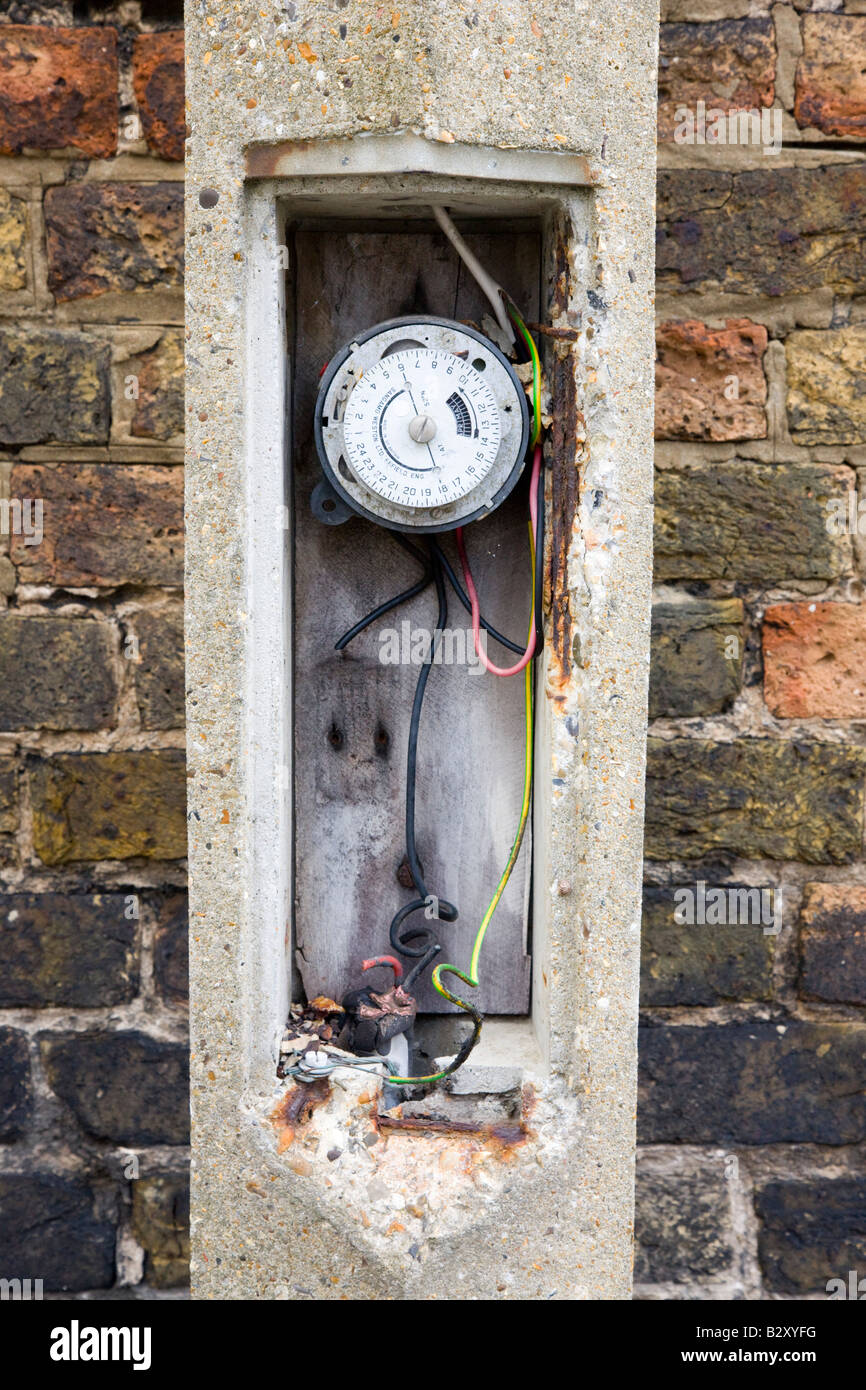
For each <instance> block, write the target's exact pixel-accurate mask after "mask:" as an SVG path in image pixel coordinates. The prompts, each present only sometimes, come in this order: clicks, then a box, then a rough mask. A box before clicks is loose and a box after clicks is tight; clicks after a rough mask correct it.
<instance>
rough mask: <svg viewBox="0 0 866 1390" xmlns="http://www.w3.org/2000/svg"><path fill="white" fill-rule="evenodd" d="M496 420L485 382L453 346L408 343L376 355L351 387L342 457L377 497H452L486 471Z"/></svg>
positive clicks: (409, 501) (436, 502) (423, 502)
mask: <svg viewBox="0 0 866 1390" xmlns="http://www.w3.org/2000/svg"><path fill="white" fill-rule="evenodd" d="M501 436H502V427H501V423H500V419H499V407H498V406H497V404H496V398H495V396H494V394H493V392H492V391H491V389H490V387H489V386H488V385H487V384H486V382H485V380H484V378H483V376H482V375H481V373H480V372H478V371H476V370H475V368H474V367H472V366H470V365H469V363H467V362H464V361H463V360H462V358H460V357H457V356H455V354H454V353H453V352H446V351H444V350H441V349H435V348H434V349H430V348H422V347H417V348H409V349H404V350H403V351H402V352H395V353H392V354H390V355H389V356H387V357H383V358H381V360H380V361H379V362H377V363H376V365H375V366H374V367H371V368H370V370H369V371H366V372H365V373H364V375H363V376H362V377H361V380H360V381H359V382H358V384H357V386H356V387H355V388H354V390H353V391H352V394H351V396H350V398H349V402H348V405H347V406H346V413H345V416H344V418H343V438H344V442H345V449H346V457H347V459H348V462H349V464H350V465H351V467H352V468H353V469H354V470H355V472H356V473H357V475H358V477H359V478H361V479H362V481H363V482H365V483H366V484H367V486H368V487H369V488H371V489H372V490H373V492H375V493H376V494H377V495H378V496H379V497H384V498H387V499H388V501H390V502H394V503H396V504H397V505H398V506H403V507H438V506H441V505H442V504H443V503H447V502H457V501H459V499H460V498H461V497H465V496H466V495H467V493H470V492H472V490H473V489H474V488H476V487H477V486H478V484H479V483H480V482H482V481H483V479H484V478H486V477H487V475H488V473H489V472H490V470H491V468H492V467H493V464H494V463H495V462H496V455H497V454H498V452H499V441H500V439H501Z"/></svg>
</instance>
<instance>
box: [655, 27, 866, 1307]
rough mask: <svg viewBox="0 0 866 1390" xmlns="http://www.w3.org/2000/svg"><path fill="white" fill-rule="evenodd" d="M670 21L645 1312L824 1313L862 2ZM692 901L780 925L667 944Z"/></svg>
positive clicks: (843, 834)
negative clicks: (695, 1301)
mask: <svg viewBox="0 0 866 1390" xmlns="http://www.w3.org/2000/svg"><path fill="white" fill-rule="evenodd" d="M663 8H664V9H665V10H666V13H665V14H664V15H663V20H664V23H663V26H662V35H661V70H660V78H659V138H660V142H661V143H660V149H659V180H658V265H657V289H658V298H657V309H658V368H657V389H658V395H657V415H656V434H657V440H658V443H657V460H656V461H657V483H656V583H657V588H656V597H655V605H654V613H653V630H654V641H653V664H652V675H651V693H650V706H651V708H650V714H651V719H652V722H651V726H650V743H649V768H648V782H647V793H648V806H647V842H646V853H647V857H648V862H647V886H646V890H645V911H644V933H643V935H644V943H643V944H644V954H643V985H642V1004H643V1006H644V1007H643V1020H644V1026H643V1030H642V1041H641V1100H640V1109H639V1115H638V1128H639V1135H640V1140H641V1145H642V1147H641V1152H640V1163H639V1180H638V1235H639V1249H638V1255H637V1263H636V1279H637V1284H638V1296H643V1297H650V1298H670V1297H680V1298H682V1297H689V1298H693V1297H697V1298H714V1297H722V1298H724V1297H732V1296H733V1297H737V1296H744V1297H746V1298H750V1299H754V1298H767V1297H803V1296H808V1295H815V1296H819V1297H824V1296H826V1283H827V1281H828V1280H829V1279H831V1278H834V1277H842V1278H847V1274H848V1271H849V1270H852V1269H857V1268H858V1264H859V1267H860V1272H861V1274H862V1273H866V1216H864V1212H866V1179H864V1177H863V1169H862V1146H863V1141H864V1139H866V1098H864V1086H863V1077H864V1074H866V1073H864V1063H866V1027H864V1022H866V1016H864V1006H866V864H864V858H863V794H864V778H866V746H864V725H863V723H862V720H863V718H864V714H866V605H864V591H863V573H864V570H863V565H864V550H863V541H862V540H861V538H860V536H859V535H858V534H857V525H856V501H855V502H854V507H855V510H854V512H853V513H852V514H853V515H854V517H855V525H854V527H853V528H852V527H851V526H849V525H848V524H847V518H848V516H849V506H850V505H851V499H852V498H856V495H857V493H858V491H860V490H862V487H863V482H864V480H863V478H862V476H861V475H862V472H863V469H864V466H866V388H864V381H866V376H864V370H866V312H864V304H866V298H864V294H866V247H864V227H866V149H864V148H863V143H862V142H863V140H864V138H866V87H864V79H863V75H862V74H863V69H864V67H866V7H864V5H863V4H862V3H861V0H854V3H845V4H843V3H841V0H837V3H835V4H833V6H832V9H833V12H832V13H831V12H829V10H830V8H831V7H830V6H828V5H827V4H825V3H824V0H821V3H820V5H816V6H815V7H814V8H815V11H816V12H814V13H812V12H809V11H810V7H809V5H808V3H801V0H796V5H795V6H792V5H789V4H777V5H773V6H767V5H765V4H764V3H762V2H761V0H757V3H752V4H748V5H747V4H745V3H740V0H667V3H666V5H663ZM858 10H859V11H860V13H859V14H858V13H857V11H858ZM698 102H703V103H704V110H705V117H706V118H709V117H710V112H718V111H727V110H728V109H729V108H731V107H740V108H754V109H755V111H756V113H758V123H760V113H761V112H763V113H764V122H765V125H764V128H765V130H766V131H767V133H768V134H769V135H772V133H773V131H774V129H775V130H776V131H778V133H779V134H780V135H781V138H782V142H783V147H782V149H781V150H780V151H779V152H778V153H776V154H764V153H763V152H762V149H761V148H760V146H756V145H754V144H727V143H726V144H724V145H722V144H721V143H718V142H717V143H716V144H714V145H711V144H706V143H705V144H699V143H697V142H696V141H695V142H694V143H690V142H689V140H688V139H686V138H684V137H686V136H688V134H689V130H690V127H689V120H688V118H687V116H686V114H685V113H684V112H683V110H682V108H687V109H688V110H689V111H691V113H692V115H693V118H694V122H693V127H692V129H693V131H694V133H695V135H697V133H698V129H699V125H698V119H697V118H698V113H699V108H698ZM712 119H716V118H712ZM776 121H778V125H777V126H775V127H774V125H773V122H776ZM729 126H730V123H729V122H728V121H727V120H726V121H725V133H726V134H727V131H728V129H729ZM713 129H714V130H715V131H716V132H719V131H721V129H722V126H721V123H720V122H718V121H716V124H715V126H714V127H713ZM678 131H679V139H678V138H677V133H678ZM837 517H838V518H841V520H840V521H839V524H836V521H837ZM828 522H829V525H828ZM863 532H864V535H866V508H864V522H863ZM699 882H703V883H704V884H706V889H705V890H704V893H705V894H706V893H708V892H709V891H710V890H711V889H713V888H724V889H726V890H727V889H728V888H729V887H730V886H732V885H734V886H740V887H741V888H746V887H749V886H751V887H753V888H754V887H759V888H764V889H766V890H767V892H768V894H769V893H771V892H772V893H779V892H780V893H781V912H780V920H781V930H780V931H779V932H778V934H774V925H775V923H774V921H773V916H774V913H775V908H776V905H777V903H778V899H771V898H770V897H769V896H768V898H767V899H766V900H765V901H766V903H767V905H768V906H769V905H770V904H771V903H772V907H773V916H771V914H770V913H768V914H767V921H768V925H769V926H770V930H769V931H767V932H765V931H764V928H763V925H762V924H760V923H759V924H757V925H755V924H750V923H749V921H748V920H746V921H745V923H744V922H743V921H742V920H741V919H742V917H743V916H748V914H747V913H744V912H743V911H742V909H741V910H740V911H739V913H738V912H737V910H736V909H733V910H732V909H731V907H730V906H729V904H730V902H731V899H730V896H729V895H728V894H727V892H726V894H725V901H726V908H725V918H726V921H725V924H716V925H713V924H712V921H713V916H714V915H715V914H714V913H711V912H705V914H704V915H705V916H706V918H707V923H705V924H703V925H701V924H700V923H699V922H697V921H696V922H695V924H694V925H688V924H687V923H684V924H683V925H678V923H677V921H676V919H675V917H674V912H675V910H676V909H677V908H678V907H680V906H681V905H682V904H684V903H685V902H686V901H691V902H694V903H695V904H696V903H697V898H698V893H699V891H700V890H699V889H698V888H697V885H698V883H699ZM682 889H690V890H691V895H692V896H691V897H690V898H688V899H686V898H684V897H683V896H682V895H681V896H679V897H677V896H676V895H677V893H678V891H679V890H682ZM753 901H754V902H755V904H757V899H753ZM683 915H685V914H683ZM738 918H739V919H740V920H737V919H738ZM732 919H733V920H732Z"/></svg>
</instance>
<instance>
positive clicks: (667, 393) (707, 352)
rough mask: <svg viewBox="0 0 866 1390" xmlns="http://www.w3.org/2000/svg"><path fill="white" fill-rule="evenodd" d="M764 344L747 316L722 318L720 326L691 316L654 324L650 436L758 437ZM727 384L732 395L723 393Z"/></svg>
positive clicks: (762, 332) (762, 422)
mask: <svg viewBox="0 0 866 1390" xmlns="http://www.w3.org/2000/svg"><path fill="white" fill-rule="evenodd" d="M766 347H767V330H766V328H762V327H761V326H760V324H757V323H752V322H751V320H749V319H728V320H727V321H726V324H725V327H724V328H708V327H707V325H706V324H705V323H700V322H699V321H698V320H697V319H682V320H677V319H673V320H671V321H670V322H668V323H663V324H660V325H659V327H658V329H657V330H656V354H657V356H656V424H655V433H656V438H657V439H705V440H722V439H763V438H764V437H765V436H766V433H767V420H766V416H765V414H764V406H765V404H766V400H767V382H766V379H765V377H764V369H763V366H762V359H763V355H764V352H765V350H766ZM732 377H733V378H735V381H733V382H732V381H731V378H732ZM731 390H736V393H737V398H736V399H735V400H729V399H728V398H727V396H726V395H725V392H726V391H729V392H730V391H731Z"/></svg>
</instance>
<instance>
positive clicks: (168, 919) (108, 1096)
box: [0, 0, 189, 1298]
mask: <svg viewBox="0 0 866 1390" xmlns="http://www.w3.org/2000/svg"><path fill="white" fill-rule="evenodd" d="M181 24H182V5H181V4H180V3H179V0H178V3H177V4H176V5H174V6H172V4H171V3H170V0H160V4H159V5H149V4H141V5H138V4H132V5H128V4H117V3H114V0H109V3H108V4H102V3H100V4H99V5H97V4H95V3H94V4H90V3H89V0H87V2H86V3H82V4H79V3H76V4H75V5H74V6H73V5H72V4H70V3H68V0H60V3H58V4H57V5H54V6H52V5H51V4H50V3H43V4H36V5H33V4H27V5H25V4H19V3H17V0H16V3H13V4H12V5H7V6H2V5H0V155H4V156H14V158H8V157H7V158H5V159H3V160H2V164H3V170H4V175H3V177H2V179H0V182H2V183H3V184H4V185H5V186H3V187H0V502H2V507H3V513H2V515H3V523H4V524H3V526H2V528H0V938H2V951H0V1148H2V1157H3V1171H2V1174H0V1278H4V1279H6V1278H16V1277H18V1278H27V1277H31V1278H41V1279H42V1281H43V1288H44V1291H45V1293H46V1294H57V1295H61V1296H64V1295H65V1296H66V1297H70V1298H77V1297H81V1296H87V1297H112V1298H115V1297H119V1298H126V1297H129V1298H134V1297H139V1296H141V1294H143V1293H144V1294H147V1295H148V1296H151V1297H153V1296H156V1297H170V1298H172V1297H178V1296H180V1295H182V1293H183V1290H184V1288H185V1285H186V1282H187V1264H188V1258H189V1252H188V1245H187V1238H186V1226H187V1222H188V1206H187V1199H186V1195H185V1188H186V1166H187V1141H188V1133H187V1131H188V1124H187V1113H188V1094H187V1089H188V1082H187V1057H188V1038H187V1009H186V1000H187V982H186V959H187V957H186V929H187V917H186V894H185V854H186V808H185V789H186V782H185V775H184V752H183V744H184V736H183V722H184V720H183V627H182V582H183V479H182V468H181V466H180V465H181V462H182V453H181V445H182V434H183V326H182V276H183V225H182V213H181V207H182V192H183V184H182V173H183V165H182V159H183V151H184V125H183V120H184V117H183V34H182V30H181Z"/></svg>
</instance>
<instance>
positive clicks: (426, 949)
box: [389, 542, 457, 990]
mask: <svg viewBox="0 0 866 1390" xmlns="http://www.w3.org/2000/svg"><path fill="white" fill-rule="evenodd" d="M437 549H438V547H436V546H435V543H434V542H430V558H431V565H432V569H433V579H434V582H435V584H436V595H437V598H438V600H439V612H438V616H437V619H436V631H435V632H434V634H433V640H432V641H431V643H430V648H429V651H428V652H427V656H426V659H425V661H424V664H423V666H422V667H421V670H420V672H419V673H418V681H417V684H416V686H415V698H414V700H413V702H412V715H411V718H410V720H409V741H408V747H407V751H406V859H407V861H408V864H409V872H410V873H411V875H412V882H413V883H414V884H415V889H416V891H417V893H418V897H417V898H413V899H412V901H411V902H408V903H404V904H403V906H402V907H401V908H399V909H398V910H397V912H396V913H395V915H394V918H393V921H392V922H391V926H390V930H389V937H390V941H391V945H392V946H393V948H394V950H395V951H399V952H400V954H401V955H404V956H409V957H410V958H412V959H414V960H415V965H414V966H413V968H412V969H411V970H410V971H409V973H408V975H407V976H406V978H405V980H403V981H402V984H403V988H404V989H405V990H408V989H409V988H410V987H411V985H412V984H413V983H414V981H415V980H416V979H417V977H418V976H419V975H420V974H421V971H422V970H425V969H426V968H427V966H428V965H430V964H431V963H432V961H433V960H435V958H436V956H438V954H439V952H440V951H441V950H442V946H441V943H440V942H439V941H438V940H437V939H436V937H435V935H434V933H433V929H432V927H426V926H418V927H412V928H410V929H409V930H408V931H404V932H402V933H401V931H400V928H401V927H402V925H403V923H404V922H405V920H406V918H407V917H410V916H411V915H412V914H413V913H414V912H420V911H421V909H422V908H427V909H428V910H429V903H430V897H431V895H430V893H429V892H428V890H427V885H426V883H425V882H424V874H423V871H422V869H421V862H420V860H419V858H418V846H417V844H416V840H415V788H416V780H417V771H418V731H419V728H420V724H421V707H422V705H423V703H424V692H425V691H426V689H427V682H428V680H429V679H430V670H431V668H432V666H433V663H434V661H435V659H436V652H437V650H438V647H439V643H440V641H441V639H442V633H443V631H444V629H445V627H446V625H447V622H448V596H447V594H446V591H445V579H444V576H443V573H442V565H441V563H440V560H439V556H438V555H437V553H436V552H437ZM436 916H437V918H438V919H439V920H440V921H442V922H455V921H456V920H457V908H456V907H455V905H454V904H453V903H450V902H448V901H447V899H445V898H439V899H437V912H436Z"/></svg>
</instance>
